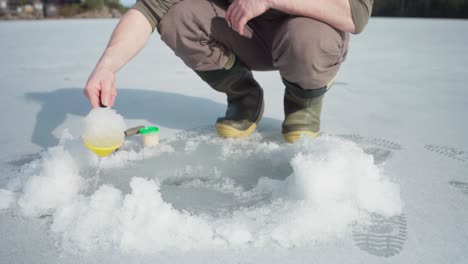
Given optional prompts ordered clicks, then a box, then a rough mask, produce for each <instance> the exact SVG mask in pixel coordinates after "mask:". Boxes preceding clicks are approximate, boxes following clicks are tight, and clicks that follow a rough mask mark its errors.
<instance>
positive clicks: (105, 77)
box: [84, 69, 117, 108]
mask: <svg viewBox="0 0 468 264" xmlns="http://www.w3.org/2000/svg"><path fill="white" fill-rule="evenodd" d="M114 81H115V74H114V73H113V72H112V71H110V70H106V69H95V70H94V71H93V73H92V74H91V76H90V77H89V79H88V82H87V83H86V86H85V88H84V95H85V96H86V97H87V98H88V100H89V102H90V103H91V106H92V107H93V108H96V107H100V106H107V107H112V106H113V105H114V102H115V97H116V96H117V91H116V89H115V85H114Z"/></svg>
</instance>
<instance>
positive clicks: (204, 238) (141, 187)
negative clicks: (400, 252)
mask: <svg viewBox="0 0 468 264" xmlns="http://www.w3.org/2000/svg"><path fill="white" fill-rule="evenodd" d="M67 141H73V139H70V138H68V139H63V140H61V144H60V145H59V146H57V147H53V148H50V149H49V150H48V151H47V152H46V153H44V155H43V156H42V158H41V160H40V162H39V167H38V166H37V164H36V163H33V167H34V168H28V165H26V167H25V168H23V171H24V172H25V173H26V174H27V175H22V178H28V177H29V178H28V179H27V180H26V182H25V185H24V187H23V190H22V194H21V196H20V198H19V201H18V204H19V206H20V208H21V210H22V212H23V213H24V214H25V215H26V216H33V217H39V216H44V215H52V225H51V230H52V231H53V232H55V233H57V234H58V235H59V236H60V237H61V239H62V245H63V246H64V247H65V248H66V249H68V250H71V251H76V250H83V251H93V250H99V249H108V248H120V249H121V250H123V251H136V252H139V253H145V254H155V253H157V252H160V251H176V250H184V251H185V250H190V249H209V248H219V247H239V246H247V245H251V246H256V247H264V246H275V245H280V246H282V247H286V248H290V247H297V246H305V245H310V244H315V243H318V242H320V241H327V240H330V239H332V238H335V237H341V236H343V235H344V234H345V233H346V232H347V231H348V228H349V227H350V226H351V224H354V223H355V222H357V221H360V220H362V218H363V217H366V216H368V214H370V213H378V214H381V215H383V216H387V217H391V216H394V215H398V214H400V213H401V210H402V201H401V199H400V190H399V187H398V185H397V184H395V183H392V182H391V181H390V180H389V179H388V178H387V177H386V176H385V175H384V174H383V172H382V171H381V169H379V168H378V167H377V166H376V165H374V162H373V158H372V156H371V155H369V154H366V153H364V151H363V150H362V149H360V148H359V147H358V146H357V145H356V144H355V143H353V142H349V141H346V140H343V139H338V138H334V137H328V136H323V137H320V138H318V139H316V140H310V139H307V138H304V139H303V140H302V141H301V142H299V143H298V144H295V145H284V144H282V145H278V144H277V143H275V142H264V141H263V140H262V138H261V136H260V135H257V138H255V137H253V139H252V140H250V141H249V140H248V141H240V142H239V141H236V140H231V141H230V142H229V141H226V140H222V139H219V138H217V137H215V136H214V135H211V136H207V135H203V136H197V135H193V136H189V137H186V136H185V137H182V141H178V140H173V141H172V142H170V141H169V142H168V143H167V144H168V145H169V146H171V145H174V147H173V148H175V147H176V146H175V145H177V143H180V142H195V141H198V144H197V145H198V147H194V148H193V149H192V150H191V151H190V152H186V151H183V152H181V153H179V156H177V155H174V156H173V157H172V159H173V162H174V163H173V164H177V163H179V162H181V161H182V160H178V158H180V157H181V156H185V155H188V158H189V159H194V158H195V156H196V155H199V154H200V153H197V150H200V151H203V149H201V148H207V146H210V147H211V151H212V154H211V155H214V157H216V156H219V157H220V158H219V162H218V167H217V174H213V176H214V177H215V178H216V177H217V175H222V177H224V179H230V180H231V182H230V184H229V185H222V186H216V185H214V186H213V187H211V188H212V189H214V190H217V191H219V192H224V193H226V194H230V193H231V194H235V195H236V196H238V198H237V199H238V203H239V205H238V206H236V207H235V208H234V209H233V210H232V211H230V212H226V211H223V210H220V211H219V212H217V214H215V215H214V216H213V215H207V214H206V213H193V212H192V213H191V212H188V211H185V210H181V209H176V208H174V206H173V205H172V204H171V203H170V202H168V201H165V200H164V199H163V198H162V195H161V192H160V188H161V183H160V182H159V181H160V180H162V183H163V184H166V185H168V183H171V181H172V182H173V181H174V178H172V177H170V178H171V179H170V178H166V179H170V180H169V181H165V179H164V178H163V179H161V178H159V179H158V174H157V172H156V173H155V174H154V173H153V177H155V178H152V179H145V178H148V177H150V176H151V169H152V168H151V167H149V166H146V168H145V171H146V172H145V173H146V174H143V175H138V176H136V177H133V178H131V180H130V182H129V187H130V192H129V193H127V194H123V193H122V191H121V190H119V189H117V188H116V187H115V186H112V185H110V184H103V185H101V186H100V187H99V189H98V190H96V191H95V192H93V188H94V187H93V186H92V185H90V184H89V182H91V180H92V178H93V177H97V176H96V175H92V174H91V178H88V181H87V180H86V178H85V177H84V176H82V175H80V174H83V172H85V171H87V170H89V168H90V167H92V166H93V164H92V163H90V164H88V165H87V166H83V167H82V168H79V167H78V162H76V161H75V160H74V159H73V158H72V152H71V150H68V149H67V148H66V145H67V144H66V142H67ZM76 143H78V142H76ZM226 143H228V144H226ZM229 143H230V144H229ZM190 145H192V146H193V144H190ZM265 145H267V146H268V147H265ZM272 145H275V146H276V147H274V148H272V147H271V146H272ZM163 146H164V145H163ZM163 146H162V148H164V147H163ZM173 148H172V149H173ZM184 149H186V146H185V147H184ZM144 150H145V149H141V150H140V151H141V152H143V151H144ZM123 151H125V150H123ZM176 151H177V150H176ZM234 151H236V152H237V153H236V154H237V155H238V156H237V158H236V156H233V155H230V157H226V156H224V157H223V156H222V155H221V154H222V152H230V153H233V152H234ZM169 153H170V152H169ZM119 154H120V153H119ZM117 157H120V158H119V159H120V162H115V161H114V162H115V163H114V164H115V165H116V166H114V167H115V168H121V166H119V164H125V163H126V162H127V161H128V158H130V159H133V156H126V155H125V154H122V155H120V156H117V155H116V156H113V157H109V159H114V160H115V159H116V158H117ZM260 157H261V158H260ZM144 158H145V159H149V158H151V159H152V161H153V162H157V159H159V158H160V157H159V156H153V155H149V156H145V157H144ZM210 158H211V157H210ZM270 158H274V159H277V160H282V161H283V163H280V164H278V165H277V166H285V165H287V164H288V163H290V164H291V166H292V174H291V175H283V178H284V180H272V179H269V178H268V177H269V176H270V177H271V176H274V175H265V176H264V178H260V179H259V181H258V184H256V185H255V186H253V188H250V189H248V190H245V189H244V188H242V187H241V186H239V183H238V182H237V181H239V179H238V178H236V176H235V175H236V173H239V172H238V171H233V168H232V167H230V166H228V165H229V164H230V163H232V162H242V161H245V159H249V160H250V161H252V160H253V162H256V163H264V162H265V161H268V160H270ZM106 160H107V158H103V162H105V161H106ZM90 161H91V162H92V160H90ZM215 162H216V160H215ZM127 166H128V167H129V168H131V167H132V166H135V164H133V165H127ZM112 167H113V166H108V167H107V169H112ZM34 169H38V172H36V173H32V171H33V170H34ZM159 169H163V168H159ZM164 169H168V170H169V172H171V171H172V172H175V173H177V170H178V167H172V168H171V166H170V165H169V166H168V165H166V166H165V167H164ZM234 170H235V169H234ZM204 172H205V171H204V170H203V169H202V170H201V171H199V174H198V175H197V173H196V172H194V171H191V170H189V171H186V174H185V175H184V174H182V175H179V177H178V181H179V182H188V183H189V185H187V186H190V182H192V183H193V182H197V180H200V179H202V180H203V181H204V182H205V183H206V182H209V181H210V180H213V179H212V177H213V176H210V175H206V174H203V173H204ZM251 173H255V172H251ZM111 176H112V175H111ZM200 177H201V178H200ZM218 180H219V177H218ZM169 185H170V184H169ZM192 186H197V184H196V183H195V185H192ZM208 186H209V185H208V184H206V185H198V187H199V188H200V187H205V188H206V187H208ZM85 189H88V191H87V192H84V190H85ZM80 190H82V192H80ZM85 193H91V194H89V195H86V194H85ZM268 195H271V199H268V200H269V201H268V202H267V203H264V204H262V205H258V204H254V205H252V206H242V205H241V203H240V202H242V201H246V200H249V199H252V198H254V199H258V197H262V196H263V198H265V197H266V196H268ZM191 199H196V197H192V198H191Z"/></svg>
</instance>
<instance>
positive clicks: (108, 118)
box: [83, 108, 127, 148]
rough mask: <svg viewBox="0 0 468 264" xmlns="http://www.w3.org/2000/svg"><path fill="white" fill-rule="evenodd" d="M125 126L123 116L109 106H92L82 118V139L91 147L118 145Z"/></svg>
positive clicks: (122, 136)
mask: <svg viewBox="0 0 468 264" xmlns="http://www.w3.org/2000/svg"><path fill="white" fill-rule="evenodd" d="M126 128H127V126H126V125H125V121H124V119H123V117H122V116H121V115H119V114H117V112H116V111H115V110H113V109H110V108H94V109H93V110H91V111H90V112H89V114H88V115H87V116H86V118H85V119H84V131H83V140H84V141H85V142H86V143H87V144H89V145H91V146H93V147H102V148H109V147H119V146H120V145H121V144H122V142H123V140H124V137H125V134H124V131H125V130H126Z"/></svg>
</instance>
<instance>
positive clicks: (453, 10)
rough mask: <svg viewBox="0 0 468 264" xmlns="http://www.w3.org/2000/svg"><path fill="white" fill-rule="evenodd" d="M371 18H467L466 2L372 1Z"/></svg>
mask: <svg viewBox="0 0 468 264" xmlns="http://www.w3.org/2000/svg"><path fill="white" fill-rule="evenodd" d="M372 14H373V16H391V17H395V16H396V17H447V18H468V0H374V8H373V11H372Z"/></svg>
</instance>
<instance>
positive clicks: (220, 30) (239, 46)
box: [158, 0, 273, 71]
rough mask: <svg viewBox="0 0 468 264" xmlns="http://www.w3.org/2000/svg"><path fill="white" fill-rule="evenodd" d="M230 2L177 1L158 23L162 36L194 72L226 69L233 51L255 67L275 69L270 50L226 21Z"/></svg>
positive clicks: (249, 33) (204, 0)
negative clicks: (242, 34)
mask: <svg viewBox="0 0 468 264" xmlns="http://www.w3.org/2000/svg"><path fill="white" fill-rule="evenodd" d="M227 7H228V5H227V2H225V1H222V0H186V1H181V2H179V3H177V4H176V5H175V6H173V7H172V8H171V9H169V11H168V12H167V13H166V14H165V15H164V16H163V17H162V19H161V21H160V22H159V24H158V32H159V33H160V34H161V39H162V40H163V41H164V42H165V43H166V44H167V45H168V46H169V47H170V48H171V49H172V50H173V51H174V52H175V54H176V55H177V56H178V57H180V58H181V59H182V60H183V61H184V63H185V64H186V65H187V66H188V67H190V68H192V69H193V70H195V71H210V70H219V69H221V68H223V67H224V66H225V65H226V63H227V61H228V58H229V55H230V54H231V52H233V53H234V54H235V55H236V56H237V58H238V59H240V60H241V61H242V62H244V63H245V64H246V65H247V66H248V67H249V68H251V69H254V70H271V69H273V58H272V54H271V50H270V49H269V48H267V46H266V45H265V42H264V40H262V39H260V37H259V36H258V35H257V34H254V32H253V30H252V28H250V27H247V28H246V32H247V36H246V37H243V36H240V35H239V34H238V33H237V32H235V31H234V30H232V29H231V27H230V26H229V25H228V23H227V22H226V20H225V14H226V9H227Z"/></svg>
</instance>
